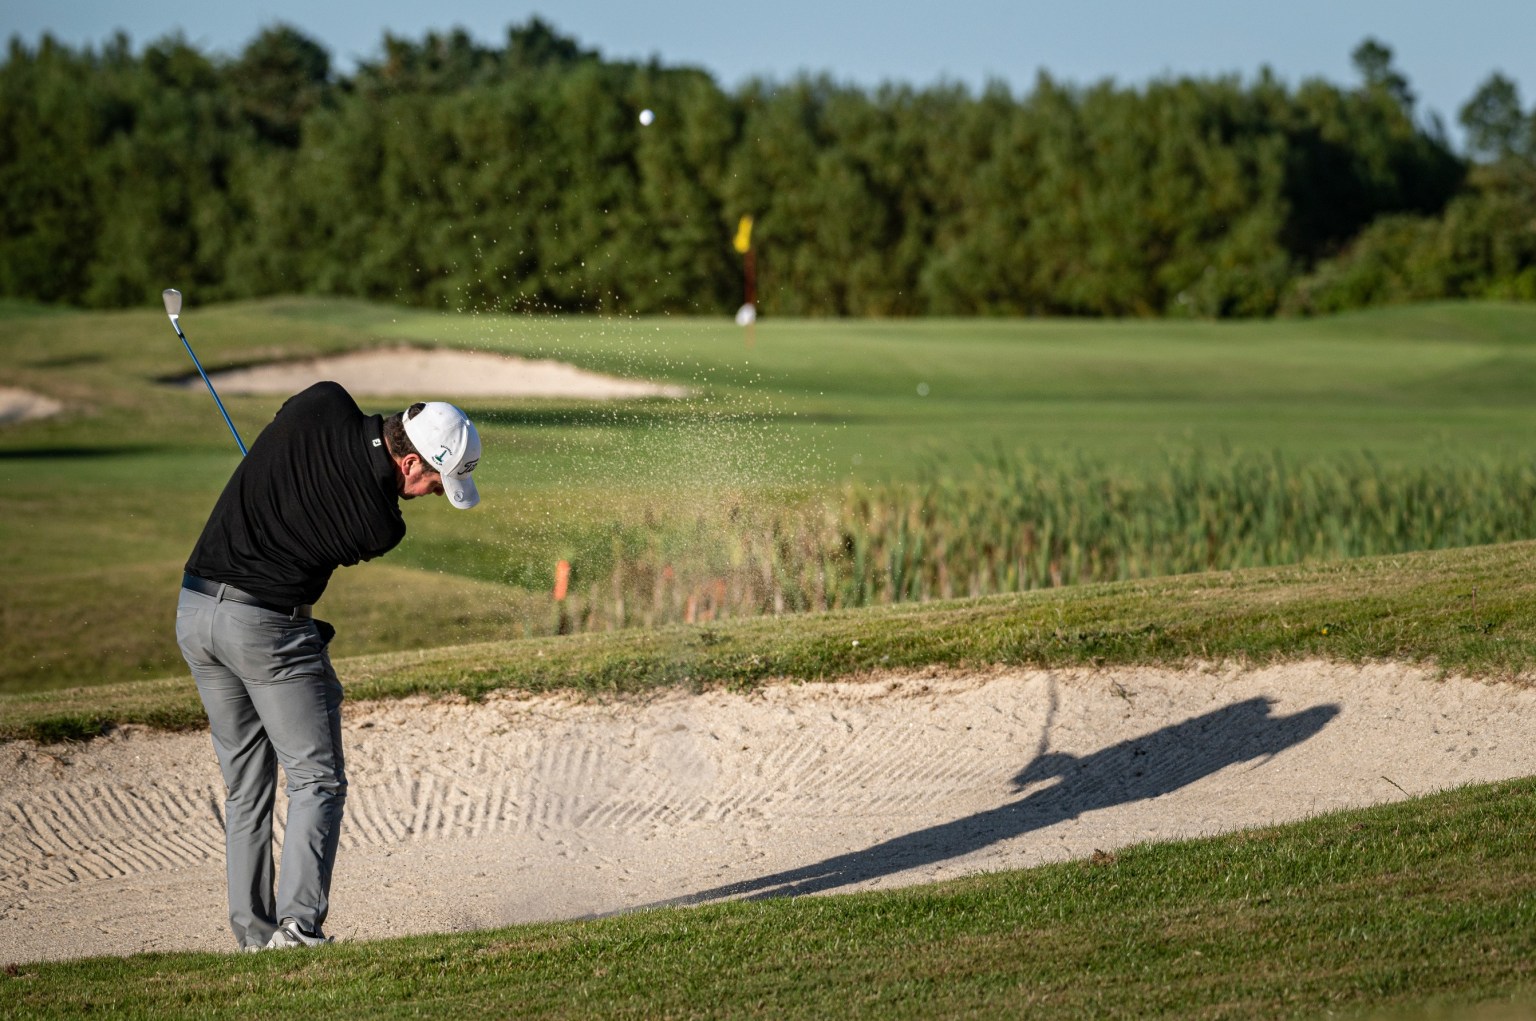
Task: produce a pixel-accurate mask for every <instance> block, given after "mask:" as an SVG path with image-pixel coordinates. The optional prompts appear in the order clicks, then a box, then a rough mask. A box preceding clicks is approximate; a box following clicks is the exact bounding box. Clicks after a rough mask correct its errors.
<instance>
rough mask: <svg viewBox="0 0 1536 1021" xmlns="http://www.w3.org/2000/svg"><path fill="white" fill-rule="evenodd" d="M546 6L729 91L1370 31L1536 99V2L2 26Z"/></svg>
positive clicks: (561, 21) (1190, 69)
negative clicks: (701, 72) (759, 83)
mask: <svg viewBox="0 0 1536 1021" xmlns="http://www.w3.org/2000/svg"><path fill="white" fill-rule="evenodd" d="M533 15H539V16H541V17H543V18H544V19H545V20H546V21H548V22H550V23H551V24H553V25H554V26H555V27H556V28H557V29H559V30H560V31H562V32H563V33H565V34H566V35H571V36H574V37H576V38H577V39H578V40H579V41H580V42H581V43H582V44H583V45H585V46H587V47H589V48H596V49H598V50H600V51H602V53H603V54H604V55H605V56H609V57H617V58H640V59H648V58H650V57H653V56H654V57H657V58H659V59H660V60H661V61H662V63H664V64H668V65H679V64H681V65H689V66H694V67H702V68H704V69H706V70H708V71H709V72H710V73H711V74H713V75H714V77H715V79H716V80H717V81H718V82H719V83H720V84H721V85H723V86H725V87H727V88H732V87H735V86H736V85H739V84H740V83H741V82H742V81H744V80H746V79H747V78H749V77H752V76H762V77H767V78H773V79H781V80H782V79H785V78H789V77H791V76H793V75H795V74H797V73H800V72H802V71H809V72H817V73H819V72H825V73H828V74H830V75H831V76H833V77H834V78H836V79H838V80H839V81H843V82H850V83H854V84H858V85H865V86H870V85H875V84H878V83H880V82H883V81H901V82H907V83H909V84H912V85H919V86H921V85H929V84H933V83H935V82H938V81H941V80H949V81H959V82H964V83H966V84H968V85H971V86H973V87H980V86H981V85H983V84H984V83H985V82H987V81H988V80H989V79H1001V80H1003V81H1005V82H1007V83H1009V84H1010V85H1012V86H1013V87H1014V89H1015V91H1016V92H1017V93H1019V94H1023V93H1025V92H1027V91H1028V90H1029V88H1030V87H1031V83H1032V82H1033V81H1034V78H1035V75H1036V73H1037V72H1038V71H1039V70H1041V69H1044V70H1047V71H1049V72H1050V73H1051V74H1052V75H1053V76H1054V77H1056V78H1057V79H1059V80H1062V81H1065V82H1070V83H1074V84H1080V85H1081V84H1089V83H1092V82H1096V81H1099V80H1102V79H1104V78H1113V79H1114V80H1115V81H1117V82H1119V83H1121V84H1142V83H1144V82H1146V81H1148V80H1149V79H1152V78H1155V77H1159V76H1166V75H1185V74H1188V75H1197V76H1212V75H1218V74H1238V75H1241V76H1242V77H1243V78H1245V79H1248V78H1251V77H1252V76H1253V75H1254V74H1256V73H1257V72H1258V70H1259V68H1260V67H1262V66H1265V65H1268V66H1269V67H1270V68H1271V69H1272V70H1273V71H1274V72H1275V73H1276V74H1277V75H1279V77H1280V78H1281V79H1282V80H1284V81H1286V82H1289V83H1291V84H1296V83H1298V82H1300V81H1301V80H1303V79H1305V78H1309V77H1322V78H1326V79H1328V80H1329V81H1333V82H1336V83H1340V84H1345V83H1352V82H1353V81H1354V80H1355V75H1354V70H1353V68H1352V66H1351V65H1350V60H1349V55H1350V53H1351V52H1352V51H1353V50H1354V48H1355V46H1356V45H1357V44H1359V42H1360V41H1361V40H1362V39H1364V38H1365V37H1366V36H1373V37H1375V38H1377V39H1379V40H1380V41H1382V42H1384V43H1385V44H1387V45H1388V46H1390V47H1391V48H1392V50H1393V54H1394V62H1395V65H1396V67H1397V69H1398V70H1399V71H1400V72H1401V73H1403V74H1404V75H1405V76H1406V77H1407V78H1408V80H1409V82H1410V85H1411V86H1412V88H1413V91H1414V93H1415V94H1416V95H1417V96H1418V98H1419V105H1418V109H1419V111H1420V112H1421V113H1422V114H1425V115H1427V114H1429V113H1430V112H1434V113H1438V114H1439V115H1440V116H1441V117H1442V118H1443V120H1444V122H1445V125H1446V127H1447V129H1449V130H1450V132H1451V135H1452V137H1453V138H1458V139H1459V137H1460V134H1459V131H1458V130H1457V126H1456V114H1457V112H1458V110H1459V109H1460V108H1461V105H1462V104H1463V103H1464V102H1466V100H1467V99H1468V98H1469V97H1470V96H1471V95H1472V93H1473V92H1474V91H1475V90H1476V88H1477V86H1478V85H1479V84H1481V83H1482V82H1483V81H1484V79H1486V78H1487V76H1488V75H1489V74H1490V73H1491V72H1493V71H1501V72H1502V73H1503V74H1505V75H1506V76H1507V77H1509V78H1512V79H1514V80H1515V81H1516V82H1517V83H1518V84H1519V85H1520V86H1521V89H1522V93H1521V96H1522V100H1523V101H1524V103H1525V105H1526V107H1527V108H1528V109H1529V108H1530V107H1531V106H1532V105H1533V103H1536V45H1533V42H1536V2H1533V0H1459V2H1442V0H1395V2H1388V0H1283V2H1280V0H1268V2H1265V3H1258V4H1255V3H1245V2H1243V0H1159V2H1146V0H1070V2H1068V0H1048V2H1041V0H942V2H930V0H921V2H917V0H905V2H903V0H880V2H875V0H770V2H765V3H760V4H745V3H739V2H731V0H659V2H655V3H649V4H647V3H638V2H635V0H625V2H619V0H560V2H559V3H549V2H542V3H525V2H521V0H502V2H496V3H492V2H481V0H461V2H456V3H446V4H441V5H438V4H424V3H420V2H412V3H406V2H403V0H375V2H372V3H367V4H354V3H323V2H315V0H308V2H302V0H256V2H254V3H239V4H222V3H213V2H209V0H156V2H153V3H145V2H144V0H5V2H4V3H3V4H0V34H3V35H4V36H5V38H7V39H9V38H11V37H12V36H18V35H19V36H20V37H21V38H22V39H23V40H24V41H26V42H27V43H28V44H35V43H36V42H37V40H38V39H39V38H40V37H41V35H42V33H43V32H45V31H46V32H51V33H52V34H53V35H54V36H55V37H56V38H58V39H60V40H62V41H64V42H67V43H70V44H71V45H76V46H79V45H84V44H91V45H99V44H100V43H102V42H103V41H104V40H106V39H107V38H109V37H110V36H111V34H112V33H113V31H114V30H116V29H123V30H125V31H127V33H128V34H129V37H130V38H131V39H132V41H133V43H134V45H135V48H136V49H137V48H139V47H142V46H143V45H144V44H145V43H147V42H150V41H153V40H155V39H158V38H160V37H161V36H164V35H166V34H169V33H172V32H177V31H179V32H181V33H182V34H183V35H184V36H185V37H186V38H187V39H188V40H189V41H190V42H192V43H194V44H196V45H198V46H199V47H201V48H203V49H204V50H207V51H218V52H222V53H226V54H231V55H233V54H235V53H237V52H238V51H239V50H240V48H241V47H242V46H243V45H244V44H245V43H246V42H248V41H249V40H250V39H251V37H252V36H254V35H255V33H256V32H257V31H259V30H260V29H261V28H262V27H263V26H264V25H268V24H272V23H274V22H286V23H288V24H291V25H294V26H295V27H297V28H299V29H301V30H302V31H304V32H305V33H306V34H307V35H309V36H311V37H312V38H314V39H316V40H317V41H319V42H320V43H322V44H323V45H324V46H325V47H326V48H327V49H328V50H330V52H331V57H332V60H333V62H334V63H335V65H336V66H337V67H338V68H339V69H341V70H349V69H351V68H352V67H353V66H354V64H355V63H356V61H357V60H359V59H367V58H369V57H371V56H375V55H377V54H378V52H379V47H380V42H381V40H382V39H383V37H384V32H385V31H386V30H388V31H392V32H394V33H395V34H396V35H402V36H405V37H408V38H413V39H419V38H420V37H422V36H423V35H425V33H426V32H427V31H428V30H433V29H436V30H440V31H446V30H448V29H451V28H453V27H462V28H465V29H467V30H468V31H469V33H470V34H471V35H472V36H474V37H475V38H476V39H478V40H480V41H481V42H483V43H486V44H488V45H499V44H500V43H501V42H502V41H503V39H504V38H505V33H506V28H507V26H508V25H511V24H520V23H522V22H523V21H525V20H527V19H528V18H529V17H531V16H533Z"/></svg>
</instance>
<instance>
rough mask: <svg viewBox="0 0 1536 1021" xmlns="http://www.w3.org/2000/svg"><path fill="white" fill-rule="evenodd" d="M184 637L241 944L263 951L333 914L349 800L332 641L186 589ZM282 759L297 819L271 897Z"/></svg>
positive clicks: (303, 626) (306, 624)
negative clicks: (219, 807) (212, 770)
mask: <svg viewBox="0 0 1536 1021" xmlns="http://www.w3.org/2000/svg"><path fill="white" fill-rule="evenodd" d="M327 631H329V627H328V626H327ZM176 641H177V644H179V645H180V646H181V654H182V656H183V657H184V658H185V659H186V661H187V665H188V666H189V667H191V668H192V676H193V678H194V679H195V680H196V681H197V693H198V695H199V696H201V697H202V700H203V708H204V709H205V710H206V711H207V713H208V726H209V730H210V731H211V733H212V735H213V749H214V752H215V753H216V754H217V755H218V758H219V770H220V772H221V773H222V774H223V776H224V789H225V792H226V798H225V802H224V841H225V860H226V862H225V863H226V866H227V868H228V873H229V924H230V927H231V928H232V929H233V930H234V933H235V939H236V941H237V942H238V943H239V944H240V946H242V947H249V946H265V945H266V942H267V940H268V939H270V938H271V936H272V933H273V931H275V930H276V928H277V926H278V925H279V924H280V923H281V922H282V920H283V919H285V918H293V919H296V920H297V921H298V922H299V924H300V925H301V926H302V927H303V928H305V929H306V930H308V931H310V932H314V933H318V932H320V931H321V930H320V927H321V925H322V924H323V923H324V922H325V917H326V915H327V913H328V912H329V911H330V890H331V871H332V869H333V868H334V867H335V864H336V843H337V840H338V838H339V837H340V835H341V817H342V806H343V804H344V803H345V801H346V797H347V778H346V769H345V764H344V761H343V758H342V751H341V682H340V681H339V680H337V678H336V671H335V670H334V669H332V667H331V660H330V657H329V655H327V653H326V639H324V638H322V636H321V630H320V627H319V626H317V622H316V621H314V620H310V619H308V618H304V617H300V618H293V619H291V618H289V617H288V616H287V615H286V614H282V613H275V612H273V611H271V610H265V609H262V608H261V607H259V606H250V605H247V604H245V603H238V602H234V601H233V600H228V599H224V598H222V597H219V596H208V595H203V594H201V593H198V592H191V591H188V590H187V589H182V590H181V601H180V602H179V603H178V604H177V606H176ZM278 763H282V766H283V774H284V775H285V776H286V777H287V787H288V818H287V823H286V827H285V830H284V836H283V856H282V870H281V874H280V875H279V878H278V883H277V891H276V895H275V897H274V894H273V888H272V877H273V862H272V811H273V804H274V802H275V801H276V798H277V764H278Z"/></svg>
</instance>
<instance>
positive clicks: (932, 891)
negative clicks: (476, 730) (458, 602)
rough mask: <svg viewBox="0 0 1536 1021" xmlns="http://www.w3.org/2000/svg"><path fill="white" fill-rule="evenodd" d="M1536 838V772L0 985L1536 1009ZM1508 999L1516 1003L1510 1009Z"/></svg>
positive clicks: (798, 1007)
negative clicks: (1107, 842)
mask: <svg viewBox="0 0 1536 1021" xmlns="http://www.w3.org/2000/svg"><path fill="white" fill-rule="evenodd" d="M1533 838H1536V780H1532V779H1525V780H1517V781H1513V782H1507V783H1502V784H1495V785H1491V786H1483V787H1472V788H1465V789H1462V790H1457V791H1452V792H1448V793H1445V794H1440V795H1436V796H1433V797H1428V798H1421V799H1418V800H1415V801H1411V802H1407V803H1403V804H1398V805H1392V806H1387V807H1380V808H1375V809H1370V810H1366V811H1352V812H1344V813H1338V814H1332V815H1328V816H1324V817H1320V818H1317V819H1313V820H1310V821H1307V822H1304V823H1301V824H1297V825H1290V826H1285V827H1273V828H1261V829H1255V830H1251V831H1247V832H1244V833H1239V834H1235V835H1232V836H1227V837H1221V838H1215V839H1205V840H1198V841H1186V842H1180V843H1165V844H1155V845H1142V846H1137V847H1131V848H1125V849H1122V850H1119V851H1117V852H1115V853H1113V854H1102V855H1095V857H1094V859H1093V860H1091V861H1079V862H1071V863H1066V864H1059V865H1052V866H1046V867H1042V868H1036V869H1030V870H1027V871H1018V872H1007V873H999V874H993V875H982V876H975V877H971V878H967V879H963V880H957V881H952V882H947V883H943V884H938V885H934V886H925V887H916V888H909V889H906V890H901V891H896V892H886V893H866V894H851V895H838V896H827V897H804V898H796V899H779V900H770V901H759V902H746V903H741V902H738V903H728V904H718V905H711V906H705V907H698V908H691V909H662V910H654V911H645V912H639V913H635V914H631V915H624V916H618V917H613V918H608V919H603V920H599V921H588V922H574V923H561V924H544V925H525V926H517V927H513V928H508V929H500V930H492V931H484V932H475V933H458V934H450V935H441V936H431V937H416V938H409V939H398V940H388V941H380V942H376V943H362V944H352V945H346V944H343V945H338V946H336V947H333V948H327V949H324V950H320V951H312V952H285V953H269V954H260V955H212V954H146V955H139V956H135V957H131V958H127V959H102V958H98V959H93V960H81V961H70V962H61V963H48V964H28V965H23V966H19V967H17V968H14V969H10V970H8V971H7V973H6V975H5V976H0V1004H3V1006H0V1010H3V1012H4V1015H5V1016H7V1017H13V1018H55V1017H79V1016H93V1015H104V1016H108V1015H109V1016H112V1017H118V1018H176V1017H197V1018H232V1019H233V1018H248V1017H266V1016H280V1017H337V1016H344V1017H370V1018H373V1017H377V1018H396V1017H398V1018H405V1017H514V1016H515V1017H539V1018H572V1017H605V1018H630V1017H633V1018H654V1017H671V1018H690V1017H711V1018H735V1017H774V1018H826V1017H848V1018H858V1017H869V1018H882V1019H884V1018H932V1017H977V1018H1013V1017H1030V1018H1039V1019H1055V1018H1062V1019H1068V1018H1071V1019H1084V1021H1089V1019H1092V1021H1098V1019H1104V1018H1148V1017H1167V1018H1190V1019H1205V1018H1212V1019H1214V1018H1315V1017H1325V1016H1326V1017H1371V1016H1376V1017H1379V1016H1383V1012H1385V1014H1386V1016H1394V1017H1407V1016H1440V1017H1446V1016H1455V1017H1464V1018H1466V1017H1489V1018H1492V1017H1500V1016H1509V1017H1516V1016H1529V1014H1528V1013H1526V1012H1528V1011H1530V1010H1531V1009H1533V1008H1536V839H1533ZM1501 1006H1503V1007H1507V1008H1509V1009H1510V1010H1511V1013H1510V1014H1508V1015H1504V1014H1499V1013H1495V1011H1497V1010H1498V1009H1499V1008H1500V1007H1501ZM1475 1008H1480V1009H1475ZM1426 1009H1432V1010H1434V1011H1436V1012H1435V1013H1426V1012H1425V1011H1426Z"/></svg>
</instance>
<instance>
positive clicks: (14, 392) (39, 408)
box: [0, 386, 64, 425]
mask: <svg viewBox="0 0 1536 1021" xmlns="http://www.w3.org/2000/svg"><path fill="white" fill-rule="evenodd" d="M63 410H64V405H62V404H60V403H59V402H58V401H56V400H54V399H53V398H52V397H44V396H43V395H42V394H35V393H33V392H32V391H30V390H20V389H17V388H16V387H13V386H0V425H10V424H11V423H13V422H25V421H27V420H29V419H33V418H47V417H48V416H49V415H57V414H58V413H59V412H60V411H63Z"/></svg>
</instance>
